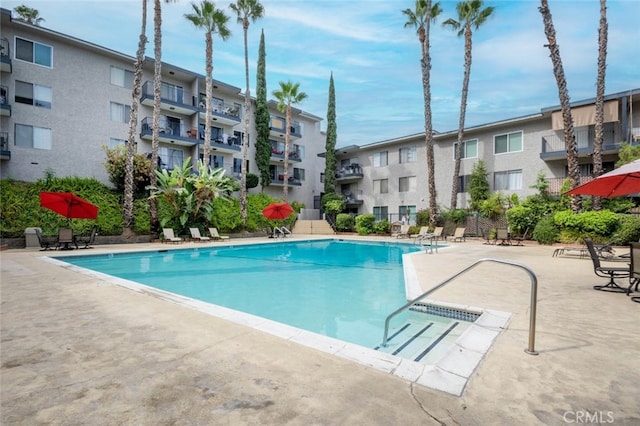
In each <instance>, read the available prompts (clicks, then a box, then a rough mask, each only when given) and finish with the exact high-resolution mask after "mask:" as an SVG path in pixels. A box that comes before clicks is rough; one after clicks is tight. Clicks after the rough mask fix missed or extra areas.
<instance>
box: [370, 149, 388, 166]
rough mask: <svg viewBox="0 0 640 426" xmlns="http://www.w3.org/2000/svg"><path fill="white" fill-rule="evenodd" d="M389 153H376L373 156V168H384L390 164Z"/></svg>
mask: <svg viewBox="0 0 640 426" xmlns="http://www.w3.org/2000/svg"><path fill="white" fill-rule="evenodd" d="M387 157H388V155H387V151H382V152H376V153H375V154H373V167H384V166H386V165H387V164H388V162H387Z"/></svg>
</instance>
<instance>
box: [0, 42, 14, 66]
mask: <svg viewBox="0 0 640 426" xmlns="http://www.w3.org/2000/svg"><path fill="white" fill-rule="evenodd" d="M9 46H10V45H9V40H7V39H6V38H4V37H3V38H1V39H0V71H1V72H8V73H10V72H12V70H13V67H12V64H11V49H10V47H9Z"/></svg>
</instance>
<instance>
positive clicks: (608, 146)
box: [540, 125, 623, 161]
mask: <svg viewBox="0 0 640 426" xmlns="http://www.w3.org/2000/svg"><path fill="white" fill-rule="evenodd" d="M620 135H621V129H620V126H619V125H615V126H612V125H605V129H604V142H603V144H602V154H603V155H606V154H616V153H617V152H618V151H620V142H616V141H620V140H622V139H623V138H622V137H621V136H620ZM575 137H576V142H577V144H578V156H579V157H588V156H589V155H591V154H592V153H593V140H594V139H595V137H594V130H593V126H589V127H588V128H586V127H583V128H579V129H576V130H575ZM540 158H541V159H542V160H544V161H550V160H565V159H566V158H567V147H566V144H565V142H564V135H563V134H562V133H559V134H552V135H547V136H543V137H542V150H541V152H540Z"/></svg>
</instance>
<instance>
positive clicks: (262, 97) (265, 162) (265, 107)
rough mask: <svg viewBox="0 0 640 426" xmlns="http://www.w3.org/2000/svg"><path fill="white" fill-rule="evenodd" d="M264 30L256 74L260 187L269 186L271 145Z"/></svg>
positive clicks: (257, 157)
mask: <svg viewBox="0 0 640 426" xmlns="http://www.w3.org/2000/svg"><path fill="white" fill-rule="evenodd" d="M266 56H267V55H266V53H265V48H264V30H262V33H261V35H260V47H259V49H258V70H257V76H256V133H257V135H256V165H257V166H258V170H260V184H261V185H262V189H263V190H264V188H266V187H267V186H269V184H270V183H271V176H270V175H269V161H270V158H271V145H270V144H269V121H270V119H271V117H270V115H269V104H268V103H267V79H266V75H265V58H266Z"/></svg>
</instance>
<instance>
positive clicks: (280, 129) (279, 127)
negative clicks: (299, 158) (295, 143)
mask: <svg viewBox="0 0 640 426" xmlns="http://www.w3.org/2000/svg"><path fill="white" fill-rule="evenodd" d="M286 123H287V121H286V120H285V119H284V118H283V117H276V116H271V122H270V123H269V129H270V130H271V133H274V134H277V135H278V136H280V137H284V135H285V133H286V129H287V127H286ZM289 135H290V136H291V137H294V138H300V137H302V127H301V126H300V124H299V123H296V122H294V123H292V124H291V126H290V127H289Z"/></svg>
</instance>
